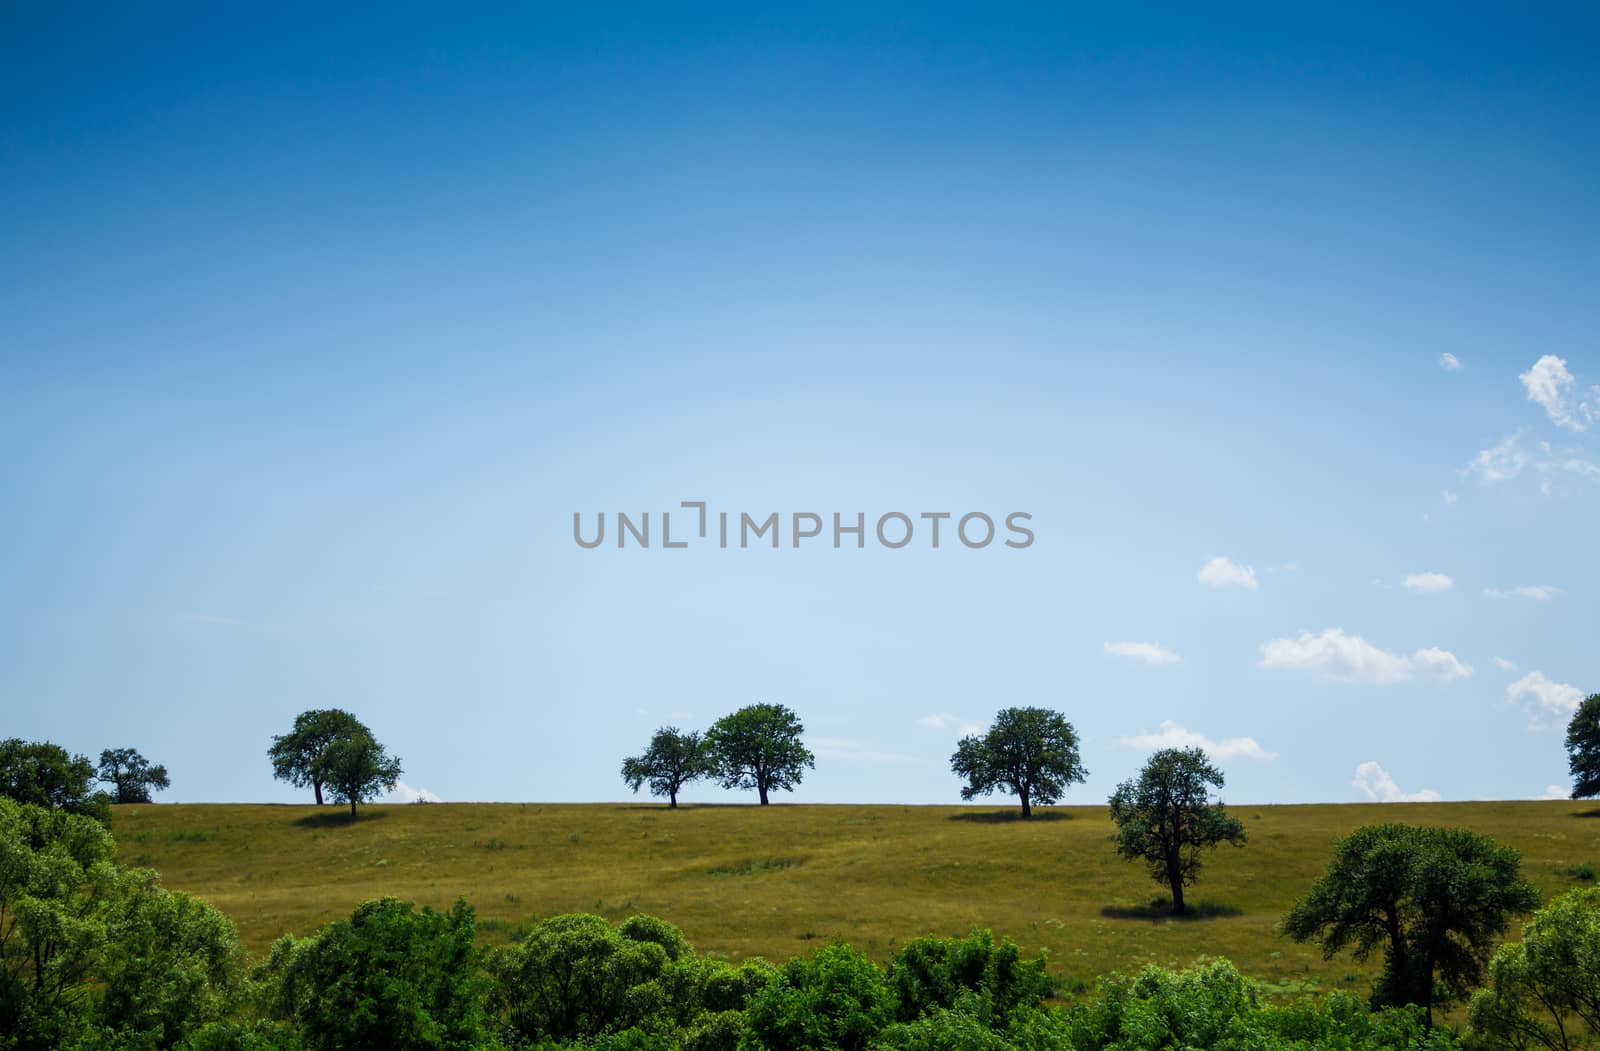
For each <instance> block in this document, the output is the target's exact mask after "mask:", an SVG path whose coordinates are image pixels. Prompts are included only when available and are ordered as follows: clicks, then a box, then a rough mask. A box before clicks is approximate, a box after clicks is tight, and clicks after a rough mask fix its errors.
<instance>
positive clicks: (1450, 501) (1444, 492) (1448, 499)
mask: <svg viewBox="0 0 1600 1051" xmlns="http://www.w3.org/2000/svg"><path fill="white" fill-rule="evenodd" d="M1439 495H1440V496H1442V497H1444V502H1445V504H1446V505H1447V506H1450V507H1454V506H1455V502H1456V501H1457V500H1459V499H1461V498H1460V497H1459V496H1457V495H1456V494H1455V493H1453V492H1451V491H1450V490H1448V489H1441V490H1440V491H1439Z"/></svg>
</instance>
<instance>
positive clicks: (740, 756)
mask: <svg viewBox="0 0 1600 1051" xmlns="http://www.w3.org/2000/svg"><path fill="white" fill-rule="evenodd" d="M804 732H805V727H804V726H802V725H801V724H800V718H799V716H797V715H795V713H794V712H792V711H790V710H789V709H788V708H786V707H784V706H783V705H781V704H751V705H747V706H745V707H743V708H740V709H739V710H738V711H736V712H734V713H733V714H731V715H724V716H723V717H722V718H720V719H718V720H717V721H716V722H715V723H713V724H712V726H711V729H710V730H707V731H706V737H705V740H706V745H707V747H708V748H709V749H710V754H711V762H712V768H713V772H714V776H715V777H716V778H717V780H718V782H719V783H720V784H721V785H722V787H723V788H742V789H746V790H748V789H751V788H753V789H755V790H756V793H757V795H758V796H759V797H760V799H761V805H762V806H766V805H767V804H768V803H769V802H770V800H769V799H768V798H767V794H768V793H769V792H770V791H772V790H773V789H778V788H781V789H783V790H784V791H785V792H792V791H794V786H795V785H798V784H799V783H800V779H801V777H802V776H803V775H804V772H805V769H806V768H807V767H809V768H811V769H813V770H815V769H816V767H817V760H816V757H815V756H813V755H812V754H811V750H810V749H808V748H807V747H806V746H805V745H803V744H801V743H800V735H801V734H802V733H804Z"/></svg>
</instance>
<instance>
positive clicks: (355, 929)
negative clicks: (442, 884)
mask: <svg viewBox="0 0 1600 1051" xmlns="http://www.w3.org/2000/svg"><path fill="white" fill-rule="evenodd" d="M476 931H477V924H476V922H475V917H474V913H473V910H472V907H471V906H469V905H468V904H467V903H466V902H464V901H460V900H458V901H457V902H456V903H455V905H454V906H453V907H452V908H451V909H450V911H449V912H447V913H440V912H434V911H433V910H432V909H429V908H423V909H422V910H421V911H420V912H419V911H417V910H416V909H415V907H414V906H413V905H412V904H411V903H410V902H405V901H399V900H396V899H394V898H380V899H377V900H374V901H369V902H366V903H365V904H363V905H362V906H361V907H360V908H358V909H356V911H355V914H354V915H353V916H351V917H350V919H348V920H339V921H337V922H335V923H330V924H329V925H328V926H326V927H324V928H323V929H322V930H321V931H320V932H318V933H317V934H316V935H314V936H312V937H309V938H304V939H300V940H296V939H295V938H293V937H292V936H289V935H285V936H284V937H283V938H281V939H280V940H279V941H278V942H277V943H276V944H274V945H273V947H272V953H271V956H270V957H269V958H268V960H267V963H266V964H265V966H264V967H263V968H262V972H261V976H260V977H261V980H262V981H263V982H264V983H266V986H267V988H266V991H265V994H264V998H265V1002H266V1005H267V1010H268V1013H269V1014H270V1015H271V1016H272V1017H274V1018H277V1019H279V1020H282V1021H286V1022H291V1023H293V1024H294V1026H295V1027H296V1028H297V1029H298V1031H299V1034H300V1036H301V1038H302V1039H303V1041H304V1043H305V1046H306V1047H308V1048H330V1049H337V1048H351V1049H363V1048H366V1049H371V1051H385V1049H390V1048H415V1049H419V1051H420V1049H433V1048H441V1049H442V1048H467V1047H478V1046H483V1045H484V1044H486V1043H487V1042H488V1028H487V1027H488V1016H487V1015H486V1013H485V1008H484V998H485V994H486V991H487V982H486V980H485V978H484V976H483V974H482V971H481V970H480V967H479V953H478V949H477V948H476V946H475V944H474V940H475V937H476Z"/></svg>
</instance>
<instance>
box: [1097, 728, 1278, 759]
mask: <svg viewBox="0 0 1600 1051" xmlns="http://www.w3.org/2000/svg"><path fill="white" fill-rule="evenodd" d="M1118 743H1119V744H1123V745H1126V746H1128V747H1129V748H1138V749H1142V750H1143V751H1147V752H1154V751H1157V750H1159V749H1162V748H1199V749H1202V750H1204V751H1205V753H1206V754H1207V755H1209V756H1211V758H1213V759H1222V760H1227V759H1262V760H1265V759H1276V758H1278V753H1277V752H1269V751H1267V750H1266V749H1264V748H1262V747H1261V746H1260V745H1259V744H1257V743H1256V739H1255V738H1254V737H1230V738H1228V739H1227V740H1224V741H1213V740H1211V738H1209V737H1206V736H1205V735H1203V734H1197V733H1194V732H1192V731H1189V730H1185V729H1184V728H1183V727H1181V726H1179V725H1178V724H1177V723H1175V722H1173V721H1172V720H1171V719H1167V720H1165V721H1164V722H1162V724H1161V729H1160V730H1159V731H1157V732H1156V733H1153V734H1151V733H1144V734H1138V735H1136V736H1133V737H1123V738H1121V739H1119V741H1118Z"/></svg>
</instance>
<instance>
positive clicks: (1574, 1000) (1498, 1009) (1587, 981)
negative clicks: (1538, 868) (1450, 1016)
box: [1467, 887, 1600, 1051]
mask: <svg viewBox="0 0 1600 1051" xmlns="http://www.w3.org/2000/svg"><path fill="white" fill-rule="evenodd" d="M1467 1020H1468V1022H1469V1023H1470V1024H1471V1026H1472V1029H1473V1031H1474V1032H1475V1033H1477V1034H1478V1035H1479V1036H1482V1037H1487V1038H1488V1039H1489V1040H1490V1041H1493V1042H1494V1043H1495V1044H1499V1045H1501V1046H1505V1047H1521V1048H1527V1047H1539V1046H1543V1047H1548V1048H1552V1049H1559V1051H1567V1049H1569V1048H1570V1049H1575V1048H1580V1047H1597V1046H1600V888H1594V887H1591V888H1589V889H1587V890H1574V891H1568V892H1567V893H1566V894H1563V895H1562V896H1561V897H1559V898H1557V899H1556V900H1555V901H1553V902H1551V903H1550V904H1549V905H1546V906H1545V907H1544V908H1542V909H1540V910H1539V911H1538V912H1536V913H1534V916H1533V919H1532V920H1531V921H1530V922H1529V923H1528V925H1527V926H1526V927H1525V928H1523V931H1522V940H1521V941H1518V942H1507V943H1506V944H1505V945H1502V946H1500V949H1499V951H1497V952H1496V953H1495V954H1494V960H1493V961H1492V962H1491V963H1490V964H1489V980H1488V982H1487V984H1486V985H1485V986H1484V988H1482V989H1480V990H1478V991H1477V992H1476V993H1474V994H1473V996H1472V1004H1471V1007H1470V1008H1469V1009H1468V1011H1467Z"/></svg>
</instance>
